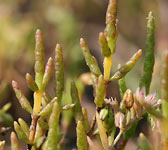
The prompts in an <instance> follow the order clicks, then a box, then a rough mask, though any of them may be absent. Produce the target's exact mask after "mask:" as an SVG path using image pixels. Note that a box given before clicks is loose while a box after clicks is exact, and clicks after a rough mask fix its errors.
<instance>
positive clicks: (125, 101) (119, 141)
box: [0, 0, 168, 150]
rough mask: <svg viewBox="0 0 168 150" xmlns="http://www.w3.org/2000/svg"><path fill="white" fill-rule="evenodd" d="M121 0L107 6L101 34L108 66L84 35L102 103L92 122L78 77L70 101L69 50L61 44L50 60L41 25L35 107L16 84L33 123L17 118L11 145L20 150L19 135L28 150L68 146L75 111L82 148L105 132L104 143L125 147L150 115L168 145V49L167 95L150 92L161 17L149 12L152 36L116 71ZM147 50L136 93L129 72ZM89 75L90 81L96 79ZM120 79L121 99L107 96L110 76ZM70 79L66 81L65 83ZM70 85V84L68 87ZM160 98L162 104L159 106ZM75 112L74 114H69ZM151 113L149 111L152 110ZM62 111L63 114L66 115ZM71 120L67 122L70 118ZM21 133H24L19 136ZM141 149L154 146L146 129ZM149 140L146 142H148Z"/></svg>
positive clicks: (32, 82)
mask: <svg viewBox="0 0 168 150" xmlns="http://www.w3.org/2000/svg"><path fill="white" fill-rule="evenodd" d="M118 23H119V21H118V19H117V0H109V4H108V8H107V12H106V27H105V29H104V32H101V33H100V34H99V45H100V48H101V54H102V56H103V57H104V62H103V68H104V71H103V72H102V71H101V69H100V68H99V66H98V63H97V60H96V58H95V57H94V56H92V54H91V52H90V50H89V47H88V45H87V44H86V42H85V40H84V39H83V38H81V39H80V47H81V50H82V53H83V56H84V58H85V61H86V64H87V66H88V67H89V69H90V73H87V74H85V75H86V76H88V78H90V80H91V82H89V83H88V84H91V85H92V86H93V88H94V94H93V95H94V103H95V105H96V110H95V114H94V116H93V120H92V122H91V123H90V122H89V120H88V116H87V109H86V108H84V107H82V105H81V96H80V95H79V92H78V89H77V87H76V83H75V81H74V80H72V81H71V84H70V95H71V99H72V101H71V102H69V103H66V104H65V102H64V100H65V99H66V95H67V93H66V92H67V91H66V90H65V89H66V84H67V83H66V82H67V80H65V79H64V63H63V52H62V48H61V46H60V45H59V44H57V45H56V48H55V58H54V61H53V58H52V57H50V58H49V59H48V61H47V63H46V65H45V61H44V60H45V58H44V47H43V38H42V33H41V31H40V30H39V29H38V30H37V31H36V34H35V39H36V44H35V66H34V72H35V79H34V78H33V76H32V75H30V74H29V73H27V74H26V81H27V85H28V87H29V88H30V90H32V91H33V92H34V103H33V107H32V105H31V104H30V101H29V100H28V99H27V98H26V97H25V96H24V94H23V93H22V91H21V90H20V88H19V85H18V83H17V82H16V81H12V86H13V89H14V91H15V94H16V97H17V99H18V100H19V103H20V105H21V107H22V108H23V109H25V110H26V111H27V112H28V113H29V114H30V115H31V117H32V121H31V124H30V127H29V125H28V124H27V123H26V122H25V121H24V120H23V119H21V118H19V119H18V121H14V129H15V132H16V133H15V132H12V133H11V150H19V144H18V138H19V139H20V140H22V141H23V142H24V143H26V145H27V149H28V150H61V149H64V145H65V142H64V139H65V134H66V132H65V127H68V126H69V122H70V120H71V119H70V117H74V119H75V122H76V135H77V142H76V145H77V149H78V150H87V149H95V147H96V146H95V144H94V141H95V137H97V136H96V135H99V137H100V142H99V147H100V149H104V150H115V149H116V150H122V149H124V148H125V146H126V144H127V142H128V140H129V139H130V138H131V137H133V135H134V133H135V131H136V127H137V125H138V122H139V120H141V119H142V118H143V117H144V116H147V117H148V118H149V119H150V120H152V121H151V126H152V127H153V128H155V129H157V130H158V131H159V132H160V133H161V137H162V140H161V143H160V144H161V147H162V149H163V150H168V138H167V137H168V127H167V124H168V76H167V75H168V51H166V52H165V53H164V56H163V63H162V73H161V99H162V100H161V99H159V100H156V99H155V93H153V94H149V90H150V84H151V80H152V73H153V66H154V47H155V18H154V17H153V14H152V12H149V15H148V17H147V37H146V48H145V50H143V51H142V50H141V49H140V50H138V51H137V52H136V53H135V54H133V56H132V57H131V58H130V59H129V60H128V61H127V62H126V63H125V64H123V65H120V64H119V67H118V70H117V71H116V72H115V73H113V74H111V72H112V69H111V68H112V58H113V54H114V53H115V49H116V40H117V35H118ZM142 52H143V53H144V69H143V74H142V77H141V79H140V82H139V86H138V87H137V89H135V90H134V91H136V92H135V93H133V90H131V89H129V88H127V86H126V80H125V76H126V75H127V73H128V72H129V71H131V69H132V68H133V67H134V66H135V65H136V63H137V61H138V60H139V59H140V58H141V56H142ZM52 72H54V93H55V97H53V98H52V97H51V96H50V92H48V91H47V88H46V87H47V85H48V83H49V80H50V78H51V76H52ZM90 80H89V81H90ZM113 81H118V84H119V90H120V96H121V100H120V101H119V100H117V99H116V98H113V97H110V98H109V97H107V89H108V85H109V83H110V82H113ZM64 82H65V84H64ZM64 87H65V88H64ZM160 104H161V105H162V107H159V106H160ZM66 112H71V113H72V116H69V114H70V113H66ZM146 114H147V115H146ZM60 116H62V117H60ZM65 122H66V123H65ZM17 137H18V138H17ZM139 143H140V146H139V149H141V150H146V149H145V148H146V147H148V148H149V149H152V145H150V143H149V142H148V141H147V138H146V137H145V136H144V134H143V133H141V134H140V142H139ZM4 144H5V142H4V141H2V142H0V149H2V150H3V149H4ZM145 144H146V145H147V146H146V147H145V146H144V145H145Z"/></svg>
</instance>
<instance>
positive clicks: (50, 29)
mask: <svg viewBox="0 0 168 150" xmlns="http://www.w3.org/2000/svg"><path fill="white" fill-rule="evenodd" d="M107 4H108V0H104V1H102V0H76V1H72V0H50V1H48V0H44V1H43V2H41V1H40V0H37V1H33V0H15V1H13V0H1V1H0V86H1V88H0V89H3V84H4V83H5V84H6V85H7V86H8V88H6V90H5V91H4V90H1V92H2V95H3V96H1V95H0V101H2V106H1V108H2V107H3V105H4V104H5V103H7V102H11V103H12V106H11V108H10V109H9V113H11V114H12V116H13V118H14V119H17V118H18V117H21V113H20V112H21V111H23V110H22V109H20V106H19V105H18V102H17V101H16V98H15V96H14V94H13V92H12V90H11V87H10V86H11V80H12V79H15V80H17V81H18V82H19V84H20V85H21V87H22V89H23V90H24V92H25V93H26V95H27V97H29V98H30V100H31V99H32V93H31V92H29V91H27V87H26V85H25V82H23V81H24V78H25V74H26V72H30V73H32V72H33V63H34V53H33V52H34V44H35V42H34V33H35V31H36V29H37V28H40V29H41V30H42V31H43V33H44V39H45V41H44V47H45V49H46V58H47V57H48V56H54V53H53V49H54V48H55V44H56V43H60V44H61V45H62V46H63V49H64V66H65V76H66V77H67V79H68V80H67V83H66V84H67V89H68V84H69V78H71V77H73V78H74V77H76V78H77V77H78V76H79V75H80V74H81V73H83V72H85V71H88V68H87V67H86V66H85V64H84V57H83V56H82V54H81V52H80V47H79V38H80V37H84V38H85V39H86V41H87V43H88V44H89V47H90V49H91V52H92V54H94V55H95V56H96V58H97V60H98V63H99V64H100V67H101V69H102V68H103V65H102V61H103V57H102V56H101V55H100V53H99V51H100V48H99V47H98V42H97V41H98V33H99V32H100V31H102V30H103V29H104V26H105V25H104V21H105V12H106V8H107ZM167 10H168V2H167V0H148V1H146V0H141V1H139V0H125V1H119V4H118V19H119V35H118V39H117V47H116V53H115V54H114V58H113V60H114V63H113V70H112V72H115V71H116V70H117V68H116V66H117V65H116V64H118V63H119V62H120V63H121V64H124V63H125V62H126V60H128V58H129V56H130V55H132V54H133V53H134V52H135V50H136V49H137V47H138V48H139V47H140V48H142V49H143V48H145V40H146V28H145V26H146V19H145V18H146V14H147V13H148V12H149V11H153V12H154V15H155V18H156V19H155V20H156V46H155V53H156V56H155V61H156V63H155V66H154V74H153V77H154V78H155V80H152V84H151V90H152V91H154V90H156V91H157V96H158V97H159V95H160V92H159V89H160V80H159V78H160V76H159V72H160V55H161V52H162V51H163V50H164V49H167V46H168V45H167V43H168V31H167V26H168V19H167V15H166V14H167V13H168V12H167ZM142 70H143V64H142V63H141V62H138V64H137V67H136V68H134V69H133V70H132V72H130V73H128V75H127V76H126V80H127V86H128V87H130V88H131V89H135V88H136V87H137V86H138V84H139V83H138V81H139V78H140V76H141V71H142ZM78 84H79V85H78V87H79V88H80V89H81V93H82V91H83V87H82V86H81V83H80V82H78ZM48 89H49V90H51V89H52V85H49V87H48ZM91 90H92V88H91V87H90V86H87V88H86V90H85V93H84V98H85V99H86V101H85V102H83V103H84V105H86V106H88V107H89V108H91V109H90V110H93V109H92V108H93V107H94V106H93V105H92V104H93V103H92V102H91V98H92V97H93V94H92V92H90V91H91ZM109 91H110V94H109V95H111V96H113V97H117V98H118V99H120V95H119V90H118V85H117V83H113V84H112V85H110V88H109ZM6 93H7V94H6ZM51 93H52V94H53V91H51ZM87 100H88V101H87ZM67 101H68V100H67ZM31 103H32V101H31ZM67 103H70V102H67ZM85 103H86V104H85ZM65 113H66V112H65ZM68 114H69V113H68ZM92 114H93V112H90V113H89V116H92ZM23 116H24V118H26V119H27V120H28V122H29V121H30V118H29V117H28V115H27V113H26V112H24V115H23ZM90 118H91V117H90ZM143 127H146V125H145V124H144V126H143ZM143 127H142V128H141V130H143ZM65 130H66V129H65ZM70 136H71V135H70Z"/></svg>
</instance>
